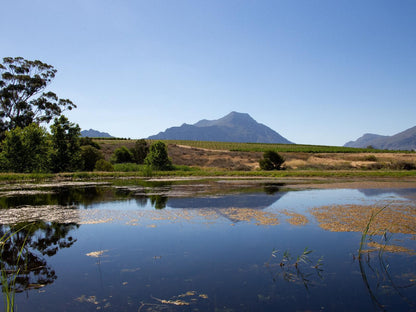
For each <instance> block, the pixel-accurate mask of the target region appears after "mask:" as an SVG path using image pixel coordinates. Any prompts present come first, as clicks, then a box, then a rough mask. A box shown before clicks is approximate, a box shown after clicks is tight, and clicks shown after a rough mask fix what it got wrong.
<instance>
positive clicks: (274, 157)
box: [259, 151, 285, 170]
mask: <svg viewBox="0 0 416 312" xmlns="http://www.w3.org/2000/svg"><path fill="white" fill-rule="evenodd" d="M284 162H285V159H284V158H283V157H282V156H280V155H279V154H278V153H277V152H275V151H266V152H264V154H263V158H262V159H260V161H259V165H260V169H262V170H281V169H283V167H282V165H283V163H284Z"/></svg>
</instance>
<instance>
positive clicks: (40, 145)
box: [0, 124, 50, 172]
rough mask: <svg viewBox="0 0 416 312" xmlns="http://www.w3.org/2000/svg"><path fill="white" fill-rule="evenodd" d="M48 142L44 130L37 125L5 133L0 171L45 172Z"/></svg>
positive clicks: (47, 164)
mask: <svg viewBox="0 0 416 312" xmlns="http://www.w3.org/2000/svg"><path fill="white" fill-rule="evenodd" d="M49 154H50V142H49V139H48V134H47V133H46V130H45V129H44V128H42V127H40V126H38V125H37V124H31V125H29V126H28V127H25V128H23V129H22V128H20V127H16V128H15V129H13V130H11V131H8V132H6V134H5V139H4V141H3V144H2V152H1V157H0V159H1V160H0V168H1V171H13V172H47V171H48V170H49V164H50V162H49Z"/></svg>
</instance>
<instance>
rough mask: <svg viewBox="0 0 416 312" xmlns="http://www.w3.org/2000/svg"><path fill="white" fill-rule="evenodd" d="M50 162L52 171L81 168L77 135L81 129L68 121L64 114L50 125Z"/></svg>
mask: <svg viewBox="0 0 416 312" xmlns="http://www.w3.org/2000/svg"><path fill="white" fill-rule="evenodd" d="M51 131H52V145H53V148H54V151H53V153H52V164H53V167H52V169H53V171H54V172H65V171H76V170H79V169H82V162H81V148H80V141H79V136H80V134H81V129H80V128H79V126H78V125H76V124H74V123H71V122H69V120H68V119H67V118H66V117H65V116H61V117H59V118H55V122H54V124H53V125H52V126H51Z"/></svg>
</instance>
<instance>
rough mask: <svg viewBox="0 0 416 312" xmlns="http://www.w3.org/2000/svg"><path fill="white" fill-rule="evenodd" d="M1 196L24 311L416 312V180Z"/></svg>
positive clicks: (6, 191)
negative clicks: (367, 185)
mask: <svg viewBox="0 0 416 312" xmlns="http://www.w3.org/2000/svg"><path fill="white" fill-rule="evenodd" d="M0 205H1V209H0V223H1V232H2V233H0V234H1V235H2V236H3V234H6V236H3V239H2V240H3V241H4V240H5V238H6V237H8V234H9V233H14V235H12V236H11V237H10V238H9V239H7V240H6V241H5V242H3V244H2V254H1V256H2V258H1V264H2V272H3V274H2V279H3V288H2V289H3V300H5V296H7V294H9V296H12V295H13V293H15V298H14V304H15V306H16V307H17V310H18V311H97V310H102V311H142V312H144V311H224V312H225V311H227V312H231V311H279V310H282V311H369V310H370V311H372V310H374V311H415V310H416V256H415V250H416V189H411V188H407V189H326V190H296V191H290V190H288V189H285V187H284V185H282V184H275V183H263V182H259V181H238V182H236V181H227V180H224V181H193V182H189V181H188V182H152V183H150V182H144V181H124V182H120V181H119V182H118V183H116V184H114V183H112V184H109V183H102V184H96V183H95V184H94V183H79V184H77V183H73V184H70V183H69V184H63V185H48V184H45V185H25V186H22V185H19V186H14V187H13V186H7V187H3V189H1V190H0ZM19 254H20V256H19Z"/></svg>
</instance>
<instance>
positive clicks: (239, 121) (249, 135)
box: [148, 112, 293, 144]
mask: <svg viewBox="0 0 416 312" xmlns="http://www.w3.org/2000/svg"><path fill="white" fill-rule="evenodd" d="M148 139H153V140H192V141H216V142H242V143H285V144H293V143H292V142H290V141H289V140H287V139H286V138H284V137H282V136H281V135H280V134H279V133H277V132H276V131H274V130H272V129H270V128H269V127H267V126H265V125H263V124H261V123H258V122H257V121H255V120H254V119H253V118H252V117H251V116H250V115H249V114H245V113H237V112H231V113H230V114H228V115H226V116H224V117H222V118H220V119H217V120H206V119H203V120H200V121H198V122H197V123H195V124H193V125H190V124H186V123H185V124H183V125H182V126H180V127H172V128H168V129H166V131H164V132H160V133H159V134H157V135H152V136H150V137H149V138H148Z"/></svg>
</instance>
